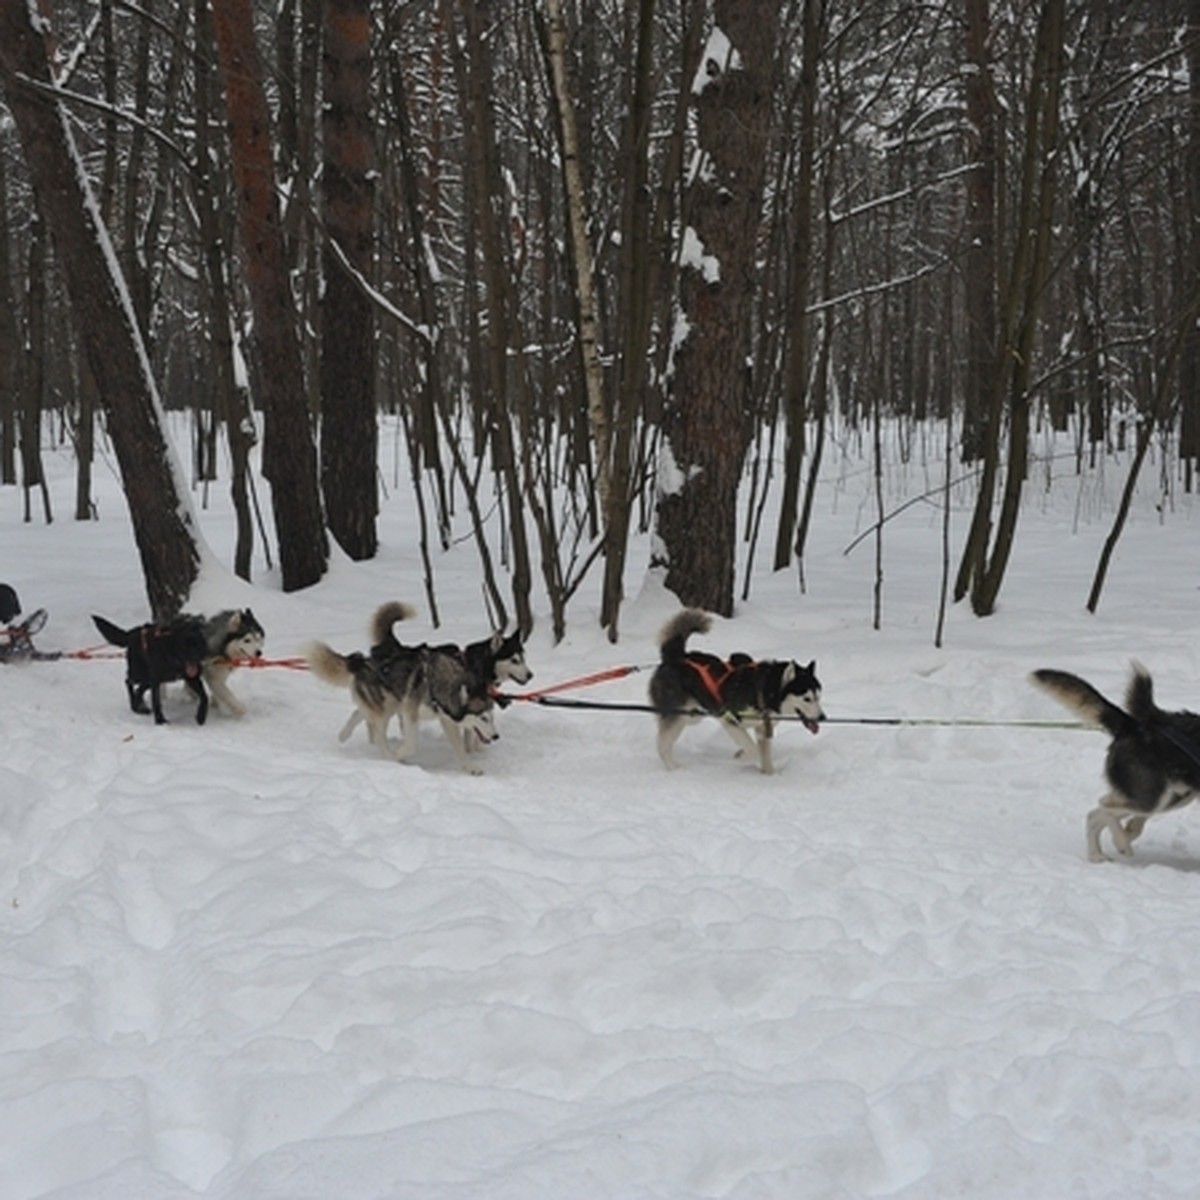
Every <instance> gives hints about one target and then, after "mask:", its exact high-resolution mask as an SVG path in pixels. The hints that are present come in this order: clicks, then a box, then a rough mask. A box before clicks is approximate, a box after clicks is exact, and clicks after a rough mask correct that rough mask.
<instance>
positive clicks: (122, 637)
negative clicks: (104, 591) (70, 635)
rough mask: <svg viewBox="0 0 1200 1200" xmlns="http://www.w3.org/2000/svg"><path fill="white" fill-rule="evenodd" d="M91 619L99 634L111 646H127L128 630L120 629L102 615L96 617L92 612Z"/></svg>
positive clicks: (128, 640)
mask: <svg viewBox="0 0 1200 1200" xmlns="http://www.w3.org/2000/svg"><path fill="white" fill-rule="evenodd" d="M92 620H93V621H94V622H95V623H96V628H97V629H98V630H100V636H101V637H102V638H103V639H104V640H105V641H106V642H108V643H109V644H110V645H113V646H128V645H129V642H130V632H131V631H130V630H128V629H121V628H120V627H119V626H117V625H114V624H113V623H112V622H111V621H107V620H105V618H104V617H98V616H96V614H95V613H92Z"/></svg>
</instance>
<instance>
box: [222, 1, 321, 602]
mask: <svg viewBox="0 0 1200 1200" xmlns="http://www.w3.org/2000/svg"><path fill="white" fill-rule="evenodd" d="M212 16H213V33H214V35H215V39H216V43H217V58H218V60H219V62H220V66H221V75H222V77H223V80H224V84H225V100H226V107H227V111H228V117H229V143H230V158H231V160H232V167H233V179H234V185H235V189H236V192H237V215H238V233H239V238H240V241H241V244H242V251H243V257H244V263H245V267H244V269H245V277H246V285H247V289H248V291H249V293H250V306H251V308H252V310H253V312H254V332H253V344H254V349H255V359H256V364H255V365H256V367H257V383H258V388H257V390H258V394H259V396H260V397H261V400H262V407H263V456H262V465H263V474H264V475H265V476H266V478H267V479H268V481H269V482H270V484H271V505H272V511H273V513H274V516H275V532H276V536H277V538H278V540H279V565H280V571H281V574H282V582H283V590H284V591H285V592H290V591H295V590H296V589H298V588H303V587H308V586H309V585H310V584H313V583H316V582H317V581H318V580H319V579H320V578H321V576H322V575H323V574H324V573H325V568H326V566H327V564H328V561H329V543H328V540H327V539H326V537H325V528H324V525H323V523H322V515H321V501H320V495H319V494H318V490H317V452H316V447H315V445H314V443H313V436H312V426H311V423H310V421H309V416H308V411H307V408H306V406H305V404H304V372H303V370H302V368H301V361H300V342H299V338H298V335H297V331H296V323H295V309H294V305H293V301H292V294H291V291H290V289H289V280H288V269H287V259H286V256H285V254H284V243H283V230H282V226H281V222H280V213H279V201H278V198H277V195H276V190H275V168H274V163H273V160H272V154H271V125H270V115H269V113H268V110H267V100H266V94H265V92H264V90H263V72H262V63H261V59H260V57H259V53H258V47H257V44H256V43H255V40H254V24H253V19H252V14H251V11H250V0H213V5H212Z"/></svg>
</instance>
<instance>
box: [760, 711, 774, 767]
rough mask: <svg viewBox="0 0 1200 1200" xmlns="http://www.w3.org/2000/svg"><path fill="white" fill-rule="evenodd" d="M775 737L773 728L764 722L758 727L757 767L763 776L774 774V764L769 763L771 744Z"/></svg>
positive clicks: (769, 723)
mask: <svg viewBox="0 0 1200 1200" xmlns="http://www.w3.org/2000/svg"><path fill="white" fill-rule="evenodd" d="M774 736H775V727H774V726H773V725H772V724H771V722H770V721H769V720H765V721H763V722H762V724H761V725H759V727H758V765H759V767H760V768H761V770H762V773H763V774H764V775H774V774H775V764H774V763H773V762H772V761H771V742H772V740H773V739H774Z"/></svg>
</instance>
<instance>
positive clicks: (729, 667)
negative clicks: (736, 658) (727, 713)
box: [687, 657, 734, 708]
mask: <svg viewBox="0 0 1200 1200" xmlns="http://www.w3.org/2000/svg"><path fill="white" fill-rule="evenodd" d="M687 664H688V666H690V667H691V668H692V670H693V671H695V672H696V674H697V675H699V676H700V682H701V683H703V684H704V688H705V690H706V691H707V692H708V694H709V695H710V696H711V697H712V698H713V702H714V703H715V704H716V705H717V707H718V708H722V707H724V705H725V697H724V695H723V691H724V688H725V682H726V680H727V679H728V678H729V677H730V675H732V674H733V672H734V667H733V664H732V663H728V662H723V663H721V664H719V665H720V669H721V673H720V676H718V675H717V674H716V668H715V667H712V666H709V664H708V663H706V662H705V661H704V660H703V659H698V658H691V657H689V658H688V659H687Z"/></svg>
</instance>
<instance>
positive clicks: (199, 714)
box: [184, 675, 208, 725]
mask: <svg viewBox="0 0 1200 1200" xmlns="http://www.w3.org/2000/svg"><path fill="white" fill-rule="evenodd" d="M184 683H186V684H187V686H188V687H189V688H191V690H192V691H193V692H195V693H196V724H197V725H203V724H204V722H205V721H206V720H207V719H208V693H207V692H206V691H205V690H204V683H203V681H202V680H201V679H200V676H199V675H190V676H188V678H187V679H185V680H184Z"/></svg>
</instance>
